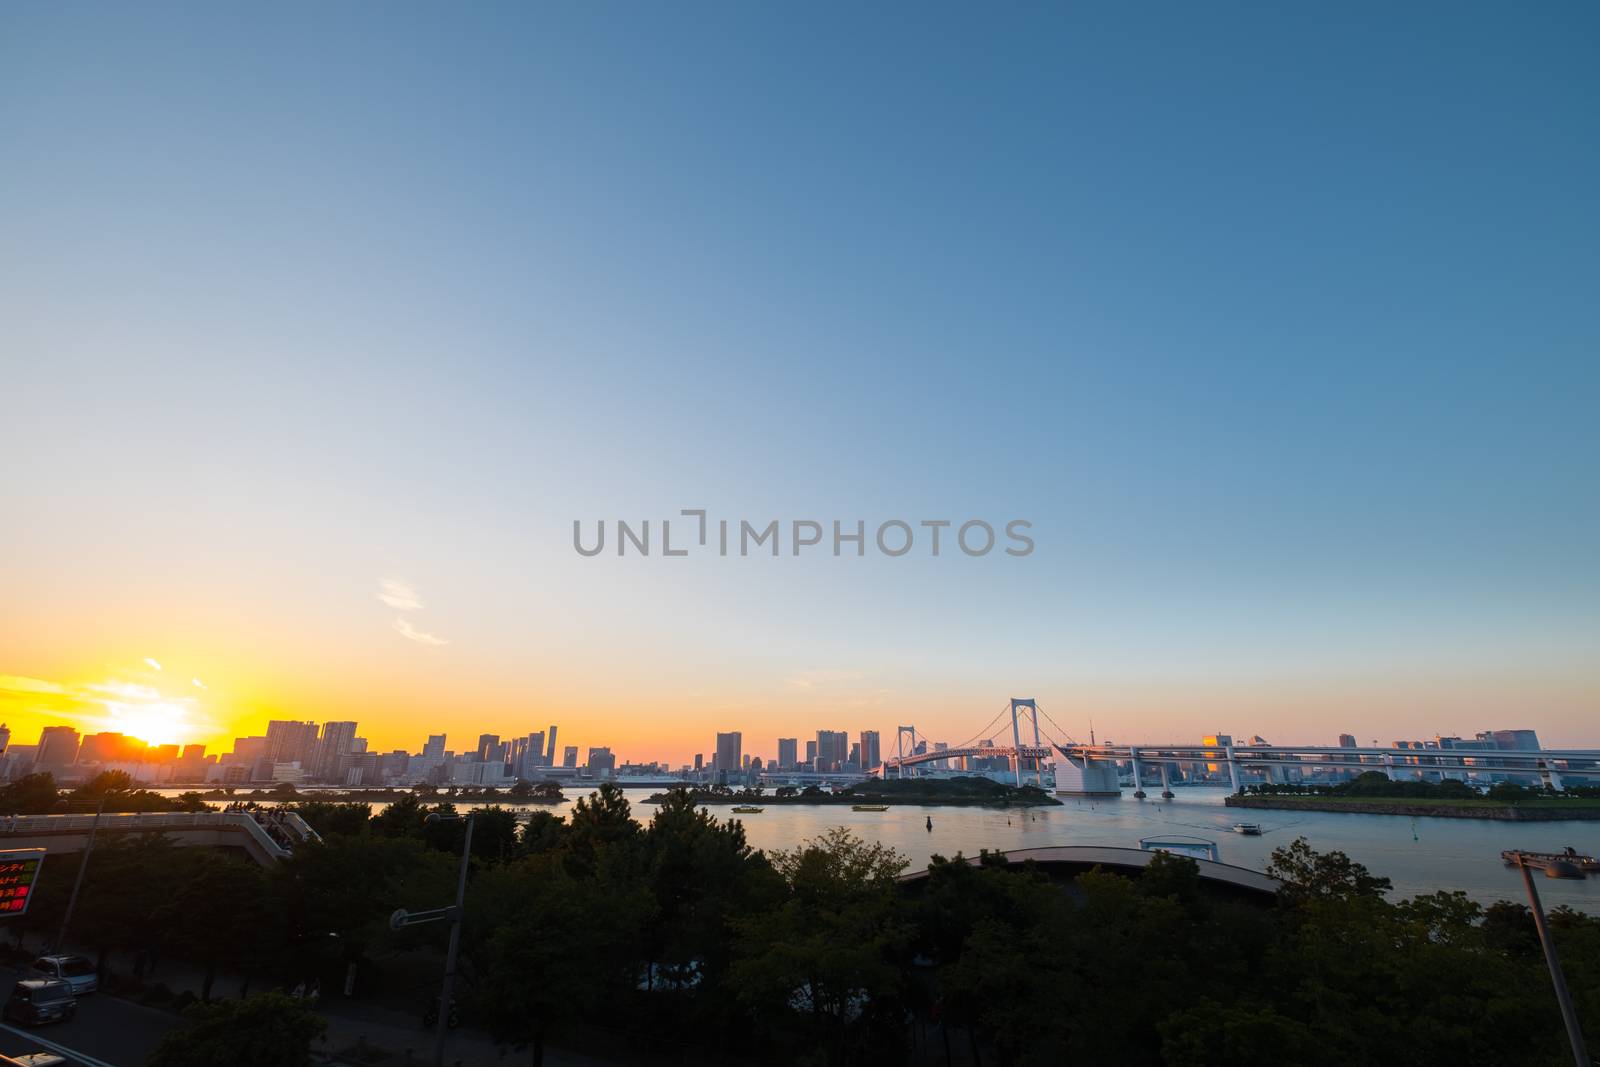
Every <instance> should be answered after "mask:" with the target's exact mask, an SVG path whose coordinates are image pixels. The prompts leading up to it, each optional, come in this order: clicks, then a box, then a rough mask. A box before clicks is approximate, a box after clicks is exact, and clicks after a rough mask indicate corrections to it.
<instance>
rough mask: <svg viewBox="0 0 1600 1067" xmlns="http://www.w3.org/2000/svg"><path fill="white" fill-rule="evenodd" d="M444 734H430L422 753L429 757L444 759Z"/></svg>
mask: <svg viewBox="0 0 1600 1067" xmlns="http://www.w3.org/2000/svg"><path fill="white" fill-rule="evenodd" d="M444 739H445V735H444V734H429V735H428V743H427V744H425V745H423V746H422V754H423V755H424V756H426V757H427V758H429V759H444Z"/></svg>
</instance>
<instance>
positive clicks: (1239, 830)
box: [1233, 822, 1261, 837]
mask: <svg viewBox="0 0 1600 1067" xmlns="http://www.w3.org/2000/svg"><path fill="white" fill-rule="evenodd" d="M1233 832H1234V833H1236V834H1244V835H1245V836H1246V837H1260V836H1261V824H1260V823H1258V822H1236V823H1234V824H1233Z"/></svg>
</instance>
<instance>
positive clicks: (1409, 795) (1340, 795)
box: [1244, 771, 1600, 807]
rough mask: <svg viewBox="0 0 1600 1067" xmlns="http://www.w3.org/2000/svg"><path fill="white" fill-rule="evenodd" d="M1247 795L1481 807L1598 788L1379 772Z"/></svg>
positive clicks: (1573, 796) (1271, 786) (1588, 797)
mask: <svg viewBox="0 0 1600 1067" xmlns="http://www.w3.org/2000/svg"><path fill="white" fill-rule="evenodd" d="M1244 794H1245V795H1246V796H1260V797H1291V798H1292V797H1316V798H1319V799H1348V800H1391V799H1392V800H1419V801H1434V802H1439V803H1446V804H1463V803H1467V804H1482V805H1484V806H1490V807H1500V806H1508V805H1509V806H1516V805H1522V804H1529V805H1532V804H1549V803H1573V802H1579V803H1582V802H1585V801H1593V800H1597V799H1600V787H1596V786H1570V787H1568V788H1566V789H1565V790H1563V791H1561V792H1559V793H1558V792H1556V791H1555V790H1553V789H1549V788H1537V789H1536V788H1533V787H1530V786H1526V785H1519V784H1517V783H1516V782H1496V783H1494V784H1493V785H1491V786H1489V787H1488V788H1487V789H1481V790H1480V789H1478V788H1477V787H1476V786H1473V785H1470V784H1468V783H1467V782H1463V781H1461V780H1459V779H1455V778H1445V779H1442V780H1440V781H1436V782H1430V781H1422V780H1408V779H1399V780H1397V779H1393V778H1390V777H1389V776H1388V775H1387V774H1384V773H1383V772H1381V771H1366V772H1365V773H1363V774H1360V775H1358V776H1357V777H1355V778H1352V779H1350V780H1349V781H1346V782H1338V783H1335V784H1333V785H1303V784H1299V783H1293V782H1265V783H1262V784H1260V785H1251V786H1246V787H1245V789H1244Z"/></svg>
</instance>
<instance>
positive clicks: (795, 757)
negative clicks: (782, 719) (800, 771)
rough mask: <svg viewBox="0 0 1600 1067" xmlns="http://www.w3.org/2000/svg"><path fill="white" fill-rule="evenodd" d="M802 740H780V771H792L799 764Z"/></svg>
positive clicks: (794, 738) (791, 738)
mask: <svg viewBox="0 0 1600 1067" xmlns="http://www.w3.org/2000/svg"><path fill="white" fill-rule="evenodd" d="M799 745H800V739H799V738H797V737H780V738H778V769H779V770H780V771H792V770H794V768H795V765H796V764H797V763H798V762H799V753H800V749H799Z"/></svg>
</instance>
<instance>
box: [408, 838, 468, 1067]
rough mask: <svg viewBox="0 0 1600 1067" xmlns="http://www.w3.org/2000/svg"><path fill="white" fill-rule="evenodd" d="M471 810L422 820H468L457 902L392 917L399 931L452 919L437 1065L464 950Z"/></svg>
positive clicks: (439, 1066)
mask: <svg viewBox="0 0 1600 1067" xmlns="http://www.w3.org/2000/svg"><path fill="white" fill-rule="evenodd" d="M472 816H473V813H472V812H470V811H469V812H467V814H466V815H465V816H461V815H440V814H439V813H438V812H431V813H430V814H429V815H428V817H427V818H426V819H425V820H423V823H424V825H433V824H436V823H439V822H442V821H444V820H445V819H460V818H465V819H466V820H467V832H466V837H465V840H463V841H462V844H461V877H460V880H459V881H458V882H457V883H456V902H455V904H454V905H453V906H451V907H447V908H435V909H433V910H432V911H419V912H408V911H406V910H405V909H404V908H401V909H400V910H399V911H396V912H395V913H394V914H393V915H391V916H390V917H389V925H390V926H391V927H392V928H393V929H396V930H401V929H404V928H405V927H407V926H417V925H419V924H421V923H430V922H437V921H439V920H440V919H449V920H450V947H449V948H448V949H447V950H446V951H445V956H444V982H443V984H442V985H441V986H440V989H439V1019H438V1023H437V1025H436V1026H435V1027H434V1034H433V1064H434V1067H444V1035H445V1030H446V1029H447V1028H448V1027H449V1025H450V999H451V993H452V992H453V991H454V989H455V984H456V956H457V955H458V954H459V953H460V951H461V916H462V914H463V911H464V909H465V907H466V902H467V861H468V860H469V859H471V857H472Z"/></svg>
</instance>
